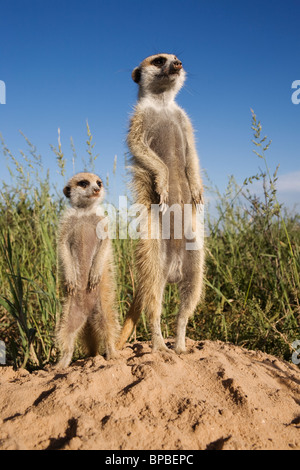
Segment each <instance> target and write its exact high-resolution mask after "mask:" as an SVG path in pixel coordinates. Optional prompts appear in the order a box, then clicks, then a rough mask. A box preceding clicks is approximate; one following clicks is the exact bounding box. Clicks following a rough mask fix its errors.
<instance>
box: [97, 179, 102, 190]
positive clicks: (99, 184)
mask: <svg viewBox="0 0 300 470" xmlns="http://www.w3.org/2000/svg"><path fill="white" fill-rule="evenodd" d="M96 184H97V185H98V186H99V188H101V186H102V181H100V180H98V181H96Z"/></svg>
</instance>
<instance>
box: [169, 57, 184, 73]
mask: <svg viewBox="0 0 300 470" xmlns="http://www.w3.org/2000/svg"><path fill="white" fill-rule="evenodd" d="M180 69H182V62H180V60H174V62H171V65H170V68H169V73H170V74H177V73H179V70H180Z"/></svg>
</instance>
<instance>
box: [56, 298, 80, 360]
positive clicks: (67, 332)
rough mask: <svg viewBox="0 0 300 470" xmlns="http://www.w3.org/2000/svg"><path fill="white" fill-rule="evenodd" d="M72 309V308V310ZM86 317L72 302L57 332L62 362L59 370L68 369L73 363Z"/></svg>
mask: <svg viewBox="0 0 300 470" xmlns="http://www.w3.org/2000/svg"><path fill="white" fill-rule="evenodd" d="M71 307H72V308H71ZM85 322H86V317H85V316H84V315H82V314H81V313H80V310H79V309H78V310H77V309H76V306H75V305H74V304H73V305H72V302H71V303H70V307H69V309H68V311H67V312H65V314H64V315H63V317H62V320H61V323H60V325H59V329H58V332H57V342H58V346H59V349H60V360H59V362H58V364H57V367H58V368H66V367H68V366H69V365H70V363H71V361H72V356H73V352H74V346H75V341H76V338H77V336H78V333H79V332H80V330H81V329H82V328H83V326H84V324H85Z"/></svg>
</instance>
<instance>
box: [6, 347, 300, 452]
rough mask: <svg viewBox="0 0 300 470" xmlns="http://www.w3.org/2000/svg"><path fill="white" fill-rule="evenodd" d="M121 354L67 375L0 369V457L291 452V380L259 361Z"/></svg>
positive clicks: (225, 353)
mask: <svg viewBox="0 0 300 470" xmlns="http://www.w3.org/2000/svg"><path fill="white" fill-rule="evenodd" d="M188 347H189V353H188V354H186V355H182V356H177V355H175V354H174V353H163V354H159V353H155V354H152V353H151V350H150V346H149V344H148V343H137V344H135V345H132V346H127V347H126V348H125V349H124V350H123V351H122V352H121V353H120V356H119V357H118V359H116V360H111V361H109V362H106V361H105V360H104V359H103V358H102V357H100V356H99V357H97V358H94V359H88V360H85V361H83V360H82V361H77V362H76V363H75V364H73V365H72V366H71V367H70V368H69V369H68V370H67V371H58V370H55V369H54V368H53V367H51V368H50V367H49V368H48V369H47V370H46V371H45V370H43V371H38V372H35V373H33V374H29V373H28V372H27V371H24V370H20V371H17V372H14V371H13V370H12V368H11V367H2V368H1V369H0V384H1V387H0V410H1V412H0V416H1V418H0V448H1V449H107V450H108V449H113V450H116V449H123V450H129V449H130V450H132V449H136V450H137V449H152V450H153V449H157V450H161V449H166V450H177V449H178V450H180V449H183V450H190V449H193V450H194V449H300V431H299V428H300V408H299V404H300V371H299V368H298V367H297V366H294V365H291V364H288V363H286V362H284V361H281V360H278V359H276V358H275V357H273V356H269V355H267V354H263V353H261V352H253V351H247V350H244V349H242V348H239V347H236V346H233V345H230V344H224V343H221V342H211V341H204V342H194V341H191V340H188Z"/></svg>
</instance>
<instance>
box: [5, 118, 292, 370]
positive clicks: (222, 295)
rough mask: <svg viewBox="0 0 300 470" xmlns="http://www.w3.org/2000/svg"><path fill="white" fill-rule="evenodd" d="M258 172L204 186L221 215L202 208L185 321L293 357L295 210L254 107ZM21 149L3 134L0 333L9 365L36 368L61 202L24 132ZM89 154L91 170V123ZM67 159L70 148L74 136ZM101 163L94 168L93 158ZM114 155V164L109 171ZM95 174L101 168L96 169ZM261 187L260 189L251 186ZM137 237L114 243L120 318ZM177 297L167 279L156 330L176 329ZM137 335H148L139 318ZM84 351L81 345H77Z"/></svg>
mask: <svg viewBox="0 0 300 470" xmlns="http://www.w3.org/2000/svg"><path fill="white" fill-rule="evenodd" d="M252 130H253V141H252V142H253V145H254V151H255V154H256V156H255V157H254V158H258V159H259V160H258V161H259V163H261V164H262V165H263V170H260V171H259V172H258V174H257V175H254V176H251V177H249V178H247V179H246V180H245V181H244V183H243V184H242V185H238V184H237V183H236V181H235V179H234V178H233V177H232V178H230V180H229V181H228V187H227V190H226V192H225V194H220V193H219V191H218V190H217V189H214V188H212V187H210V188H209V192H210V194H214V197H215V199H216V200H217V216H216V217H214V218H212V217H209V211H208V209H207V210H206V231H207V238H206V250H207V260H206V278H205V287H206V289H205V290H206V292H205V299H204V301H203V302H202V304H201V305H199V307H198V308H197V310H196V312H195V315H194V317H193V318H192V319H191V320H190V322H189V325H188V332H187V334H188V336H189V337H191V338H194V339H197V340H200V339H212V340H215V339H219V340H223V341H230V342H233V343H234V344H237V345H241V346H244V347H246V348H251V349H260V350H262V351H266V352H268V353H271V354H274V355H276V356H278V357H281V358H285V359H287V360H290V358H291V354H292V348H291V344H292V343H293V341H295V340H296V339H299V337H300V333H299V322H300V305H299V298H300V283H299V265H300V249H299V246H300V216H299V214H293V215H291V214H289V213H288V211H287V210H286V209H285V208H284V207H283V206H282V205H280V204H279V202H278V199H277V190H276V181H277V170H276V171H275V173H274V174H271V173H270V170H269V166H268V163H267V158H266V154H267V152H268V151H269V147H270V142H268V143H267V138H266V137H262V127H261V124H260V122H259V121H258V120H257V118H256V116H255V114H254V112H252ZM24 138H25V141H26V145H27V152H26V153H24V152H21V153H20V155H19V157H18V158H17V157H15V156H14V155H12V153H11V152H10V151H9V149H8V148H7V147H6V146H5V143H4V141H3V140H2V154H3V157H2V158H3V159H4V158H5V159H6V162H7V166H8V168H9V170H10V173H11V176H12V185H10V186H8V185H7V184H6V183H5V182H4V181H2V182H1V187H0V195H1V198H0V254H1V256H0V282H1V291H0V339H1V340H3V341H5V343H6V355H7V362H8V363H9V364H13V365H14V366H15V367H20V366H22V367H27V368H28V369H34V368H40V367H43V366H44V365H45V364H47V363H52V362H55V361H56V359H57V350H56V348H55V345H54V331H55V324H56V321H57V318H58V317H59V315H60V313H61V303H60V302H61V293H60V287H59V284H58V276H57V254H56V234H57V225H58V219H59V215H60V213H61V211H62V210H63V209H64V207H65V202H64V200H63V197H62V192H61V189H62V188H60V190H59V191H57V190H56V188H54V187H53V186H52V185H51V182H50V178H49V174H48V173H47V174H46V175H45V174H44V173H43V163H42V158H41V156H40V155H37V152H36V149H35V147H34V146H33V145H32V144H31V142H30V141H29V140H28V139H27V138H26V137H25V136H24ZM86 144H87V161H85V160H84V161H83V162H82V163H83V165H82V167H83V168H85V169H91V171H94V169H95V167H96V160H97V157H98V155H96V156H94V154H93V148H94V144H93V143H92V134H91V131H90V128H89V125H88V123H87V142H86ZM71 148H72V152H73V159H74V160H75V158H76V151H75V148H74V145H73V142H72V141H71ZM52 150H53V153H54V156H55V158H56V160H57V167H58V171H59V173H60V174H61V175H62V176H65V173H66V170H65V168H66V158H65V156H64V153H63V151H62V147H61V142H60V133H59V135H58V147H57V148H55V147H52ZM99 166H100V165H99ZM115 172H116V161H114V162H113V173H114V174H115ZM100 173H101V171H100ZM253 182H255V183H256V185H257V184H258V183H259V184H260V185H261V189H262V191H261V194H262V196H260V197H257V196H255V195H254V194H253V191H251V185H252V184H253ZM135 243H136V242H135V241H134V240H114V241H113V246H114V251H115V260H116V268H117V270H116V271H117V286H118V289H117V296H118V307H119V312H120V320H121V321H123V319H124V317H125V315H126V312H127V311H128V308H129V306H130V304H131V301H132V298H133V295H134V292H135V288H136V277H135V266H134V247H135ZM178 306H179V297H178V291H177V288H176V286H173V285H168V286H167V288H166V291H165V296H164V305H163V315H162V331H163V334H164V336H165V337H167V336H170V335H174V332H175V324H176V313H177V311H178ZM135 335H136V338H137V339H139V340H147V339H149V330H148V325H147V320H146V318H145V316H144V315H143V316H142V319H141V320H140V322H139V324H138V327H137V330H136V333H135ZM77 355H78V356H80V351H77Z"/></svg>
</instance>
